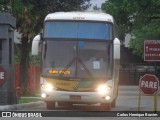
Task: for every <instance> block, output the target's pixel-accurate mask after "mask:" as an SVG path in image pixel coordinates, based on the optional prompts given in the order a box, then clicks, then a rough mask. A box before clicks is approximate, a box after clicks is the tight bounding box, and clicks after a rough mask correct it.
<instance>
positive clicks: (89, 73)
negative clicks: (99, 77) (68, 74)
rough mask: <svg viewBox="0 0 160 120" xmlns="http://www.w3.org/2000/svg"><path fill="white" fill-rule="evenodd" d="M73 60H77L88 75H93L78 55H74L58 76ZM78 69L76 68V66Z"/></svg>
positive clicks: (60, 75) (61, 75)
mask: <svg viewBox="0 0 160 120" xmlns="http://www.w3.org/2000/svg"><path fill="white" fill-rule="evenodd" d="M74 61H77V62H79V63H80V64H81V65H82V66H83V68H84V70H85V71H86V72H87V74H88V75H89V76H90V77H93V75H92V73H91V72H90V71H89V70H88V68H87V67H86V66H85V64H84V63H83V62H82V60H81V59H80V58H79V57H74V58H73V59H72V60H71V61H70V62H69V63H68V64H67V65H66V66H65V67H64V69H63V70H62V72H61V73H60V74H59V77H63V75H64V74H63V72H64V71H66V70H67V69H68V68H69V67H71V65H72V64H73V63H74ZM76 69H78V68H76Z"/></svg>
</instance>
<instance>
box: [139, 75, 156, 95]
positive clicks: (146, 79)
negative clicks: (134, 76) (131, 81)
mask: <svg viewBox="0 0 160 120" xmlns="http://www.w3.org/2000/svg"><path fill="white" fill-rule="evenodd" d="M139 88H140V90H141V91H142V92H143V93H144V94H145V95H154V94H155V93H156V92H157V91H158V90H159V80H158V78H157V77H156V76H155V75H149V74H145V75H144V76H143V77H142V78H141V79H140V81H139Z"/></svg>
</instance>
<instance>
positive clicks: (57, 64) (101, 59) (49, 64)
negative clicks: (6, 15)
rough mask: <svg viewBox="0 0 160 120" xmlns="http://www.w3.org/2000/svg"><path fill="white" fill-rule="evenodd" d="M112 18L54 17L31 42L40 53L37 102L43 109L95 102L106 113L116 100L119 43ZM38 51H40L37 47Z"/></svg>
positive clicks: (71, 14) (84, 14) (80, 14)
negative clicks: (38, 96)
mask: <svg viewBox="0 0 160 120" xmlns="http://www.w3.org/2000/svg"><path fill="white" fill-rule="evenodd" d="M115 26H116V25H115V22H114V19H113V17H112V16H111V15H109V14H106V13H98V12H56V13H51V14H48V15H47V16H46V18H45V20H44V30H43V34H42V35H37V36H35V38H34V39H33V43H32V55H38V53H39V49H40V53H41V78H40V81H41V97H42V100H44V101H45V102H46V104H47V109H54V108H55V107H56V106H57V104H56V105H55V103H58V105H59V106H65V105H67V106H72V105H74V104H88V105H91V104H96V103H99V108H100V109H101V110H105V111H106V110H110V108H111V107H114V106H115V104H116V99H117V96H118V81H119V61H120V41H119V39H118V38H116V32H115V31H116V27H115ZM40 43H41V47H40V48H39V44H40Z"/></svg>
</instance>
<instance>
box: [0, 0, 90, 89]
mask: <svg viewBox="0 0 160 120" xmlns="http://www.w3.org/2000/svg"><path fill="white" fill-rule="evenodd" d="M89 6H90V0H0V12H9V13H11V14H12V15H13V16H14V17H16V20H17V28H16V29H17V31H18V32H19V33H21V34H22V38H21V49H20V51H21V60H20V69H21V74H20V75H21V86H22V88H23V89H24V91H27V90H26V86H27V83H28V80H29V73H28V67H29V52H30V48H31V43H32V39H33V37H34V36H35V35H36V34H37V33H39V32H40V30H41V29H42V27H43V21H44V18H45V16H46V15H47V14H48V13H51V12H57V11H78V10H85V9H87V8H88V7H89Z"/></svg>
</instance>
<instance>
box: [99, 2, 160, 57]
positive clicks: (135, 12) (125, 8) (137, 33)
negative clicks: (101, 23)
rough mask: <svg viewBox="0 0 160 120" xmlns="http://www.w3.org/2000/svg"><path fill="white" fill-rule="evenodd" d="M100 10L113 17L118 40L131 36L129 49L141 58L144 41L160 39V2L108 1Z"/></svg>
mask: <svg viewBox="0 0 160 120" xmlns="http://www.w3.org/2000/svg"><path fill="white" fill-rule="evenodd" d="M102 9H103V10H104V11H105V12H107V13H110V14H112V15H113V16H114V18H115V20H116V22H117V24H118V26H119V33H120V39H122V40H124V37H125V35H126V34H127V33H130V34H131V35H132V39H131V41H130V48H132V49H133V52H134V53H136V54H137V55H139V56H143V42H144V40H152V39H154V40H157V39H159V38H160V14H159V11H160V0H108V1H106V2H105V3H104V4H103V5H102Z"/></svg>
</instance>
